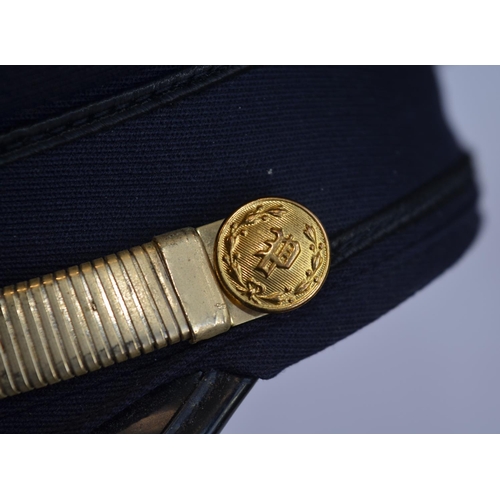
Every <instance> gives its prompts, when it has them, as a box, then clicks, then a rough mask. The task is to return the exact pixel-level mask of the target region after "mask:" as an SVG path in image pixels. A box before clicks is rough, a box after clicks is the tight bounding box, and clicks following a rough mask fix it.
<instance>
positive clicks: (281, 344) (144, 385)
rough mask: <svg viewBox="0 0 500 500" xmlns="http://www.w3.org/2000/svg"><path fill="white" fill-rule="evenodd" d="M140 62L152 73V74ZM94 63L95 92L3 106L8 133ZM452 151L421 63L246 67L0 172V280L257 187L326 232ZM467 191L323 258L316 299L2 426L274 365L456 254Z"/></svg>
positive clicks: (10, 415)
mask: <svg viewBox="0 0 500 500" xmlns="http://www.w3.org/2000/svg"><path fill="white" fill-rule="evenodd" d="M127 71H130V72H131V74H132V75H133V74H134V71H133V70H127ZM137 71H138V72H141V78H142V80H141V84H142V83H145V82H146V81H147V79H146V78H144V74H145V73H147V69H143V68H141V69H138V70H137ZM150 71H151V72H152V74H151V78H153V76H154V78H157V77H159V76H161V69H158V68H151V69H150ZM164 71H165V73H167V72H172V71H175V68H174V69H172V68H166V69H164ZM125 73H126V74H128V73H127V72H126V71H125ZM153 73H154V75H153ZM98 74H99V75H100V76H99V78H98V77H97V76H96V79H99V83H98V84H96V86H95V87H92V82H91V80H92V78H91V77H89V80H87V81H86V85H85V88H84V89H81V90H79V89H78V88H77V86H76V85H74V86H73V87H72V91H71V92H65V93H63V95H62V96H61V97H59V96H58V88H57V79H56V81H55V82H54V84H53V86H42V88H43V89H44V91H43V95H42V93H41V94H40V96H38V97H39V98H37V95H36V90H32V91H31V94H30V98H29V102H30V107H31V108H30V109H31V111H30V113H28V114H23V113H22V106H21V104H19V106H18V107H16V106H10V107H8V106H6V107H5V109H6V112H5V114H4V119H3V123H4V124H5V126H6V127H7V126H8V127H7V128H5V129H4V130H2V131H3V132H6V131H7V130H12V129H13V128H15V127H18V126H23V125H26V124H27V123H28V122H29V123H33V120H35V121H36V120H37V119H46V118H47V117H48V116H52V115H51V114H50V112H48V111H47V109H54V110H59V109H64V110H65V111H67V110H70V109H72V108H73V107H77V106H79V105H81V103H82V100H83V101H85V98H84V97H85V96H88V95H95V93H99V92H100V95H102V96H106V97H109V95H110V92H111V91H110V87H112V86H113V82H114V81H115V80H114V78H112V77H110V78H109V79H107V77H106V78H104V79H102V78H101V77H102V73H100V72H98ZM126 74H125V76H122V78H124V79H125V80H126ZM108 76H109V75H108ZM0 79H1V78H0ZM103 80H104V83H102V82H103ZM63 81H64V79H63ZM106 86H107V87H106ZM97 88H99V92H98V91H97V90H96V89H97ZM120 88H122V89H123V90H127V89H129V88H130V86H127V85H126V84H125V83H122V84H121V87H120ZM93 92H94V94H93ZM0 102H2V101H0ZM72 103H73V104H72ZM86 103H88V98H87V101H86ZM42 108H43V109H42ZM37 109H40V110H41V111H40V112H39V113H38V114H37ZM26 116H28V117H29V119H28V118H26ZM462 154H463V152H462V151H461V150H460V148H459V146H458V145H457V144H456V142H455V140H454V138H453V136H452V135H451V133H450V131H449V129H448V127H447V125H446V123H445V121H444V120H443V116H442V113H441V109H440V105H439V96H438V92H437V89H436V84H435V81H434V78H433V75H432V71H431V69H429V68H413V67H412V68H404V67H397V68H385V67H376V68H371V67H362V68H358V67H321V68H315V67H308V68H299V67H264V68H252V69H250V70H248V71H245V72H242V73H239V74H236V75H234V76H232V77H231V78H228V79H226V80H224V81H221V82H219V83H217V84H216V85H213V86H211V87H208V88H206V89H203V90H200V91H199V92H197V93H196V94H191V95H188V96H186V97H185V98H183V99H180V100H178V101H176V102H175V103H173V104H170V105H168V106H164V107H161V108H158V109H156V110H154V111H151V112H149V113H147V114H144V115H141V116H139V117H137V118H133V119H129V120H127V121H124V122H123V123H120V124H118V125H115V126H113V127H112V128H110V129H108V130H102V131H99V132H97V133H94V134H89V135H87V136H85V137H81V138H79V139H77V140H74V141H72V142H69V143H67V144H64V145H61V146H57V147H54V148H52V149H50V150H47V151H44V152H42V153H38V154H34V155H32V156H30V157H27V158H24V159H22V160H19V161H16V162H13V163H10V164H7V165H4V166H2V167H1V168H0V234H1V235H2V236H1V244H0V286H5V285H9V284H12V283H16V282H18V281H22V280H25V279H29V278H32V277H36V276H40V275H42V274H44V273H47V272H52V271H55V270H58V269H62V268H65V267H68V266H71V265H74V264H79V263H81V262H85V261H87V260H91V259H93V258H96V257H100V256H103V255H106V254H108V253H112V252H116V251H118V250H122V249H125V248H130V247H132V246H134V245H137V244H142V243H144V242H146V241H150V240H151V239H152V237H153V236H155V235H157V234H161V233H165V232H167V231H169V230H174V229H178V228H181V227H184V226H191V227H197V226H200V225H203V224H206V223H209V222H213V221H215V220H218V219H221V218H224V217H226V216H227V215H229V214H230V213H231V212H232V211H233V210H235V209H236V208H238V207H239V206H241V205H242V204H244V203H246V202H248V201H250V200H252V199H256V198H259V197H268V196H278V197H284V198H290V199H292V200H296V201H298V202H299V203H301V204H303V205H305V206H306V207H308V208H309V209H311V211H312V212H313V213H315V214H316V215H317V216H318V217H319V219H320V220H321V222H322V223H323V225H324V227H325V229H326V231H327V233H328V235H329V236H330V237H331V238H335V237H336V236H337V235H339V234H341V233H343V232H345V231H346V230H347V229H349V228H350V227H352V226H354V225H356V224H359V223H360V222H362V221H364V220H366V219H368V218H369V217H371V216H373V215H374V214H376V213H377V212H379V211H380V210H382V209H383V208H384V207H387V206H389V205H391V204H393V203H395V202H397V201H398V200H400V199H402V198H404V197H406V196H408V195H410V194H411V193H413V192H414V191H415V190H417V189H418V188H419V187H421V186H422V185H424V184H425V183H427V182H429V181H431V180H432V179H434V178H435V177H437V176H439V175H440V174H442V173H443V172H445V171H446V170H447V169H449V168H450V167H451V166H453V165H454V164H455V163H457V162H458V161H459V159H460V157H461V156H462ZM476 194H477V193H476V189H475V186H474V184H473V183H471V184H470V186H469V187H468V188H467V189H465V190H463V192H461V194H460V195H459V196H456V197H454V198H453V199H452V200H450V201H449V202H448V203H447V204H446V205H444V206H440V208H439V210H435V211H432V212H431V213H429V214H427V215H425V216H424V217H422V218H420V219H419V220H418V221H416V222H415V223H412V224H410V225H408V226H405V227H404V228H401V229H400V230H398V231H396V232H394V233H392V234H390V235H387V236H385V237H383V238H381V239H379V240H378V241H376V242H375V243H374V244H373V245H371V246H369V247H368V248H366V249H364V250H363V251H362V252H359V253H358V254H356V255H353V256H352V257H350V258H349V259H347V260H345V261H344V262H342V263H340V264H339V265H338V266H336V267H335V268H332V270H331V272H330V276H329V278H328V280H327V282H326V284H325V286H324V288H323V289H322V290H321V291H320V293H319V294H318V296H317V297H316V298H315V299H314V300H313V301H311V302H310V303H309V304H307V305H305V306H304V307H302V308H301V309H299V310H297V311H294V312H292V313H288V314H282V315H278V316H268V317H265V318H262V319H260V320H258V321H255V322H251V323H248V324H246V325H242V326H240V327H238V328H235V329H233V330H231V331H229V332H228V333H227V334H224V335H221V336H219V337H216V338H214V339H211V340H210V341H207V342H203V343H200V344H197V345H194V346H193V345H189V344H178V345H175V346H171V347H168V348H165V349H163V350H161V351H158V352H155V353H151V354H148V355H145V356H142V357H140V358H136V359H134V360H129V361H127V362H125V363H122V364H120V365H116V366H113V367H109V368H106V369H104V370H101V371H99V372H94V373H91V374H88V375H85V376H83V377H80V378H76V379H73V380H70V381H66V382H62V383H59V384H56V385H54V386H51V387H47V388H44V389H40V390H36V391H33V392H31V393H28V394H24V395H19V396H15V397H12V398H8V399H6V400H3V401H0V431H3V432H91V431H92V430H94V429H95V428H97V427H98V426H99V425H101V424H102V423H103V422H105V421H106V420H108V419H109V418H111V417H112V416H113V415H115V414H116V413H117V412H119V411H121V410H122V409H123V408H125V407H126V406H127V405H128V404H130V403H132V402H134V401H135V400H137V399H138V398H139V397H141V396H143V395H145V394H147V393H148V392H150V391H151V390H153V389H154V388H155V387H157V386H158V385H159V384H162V383H166V382H168V381H169V380H173V379H175V378H177V377H179V376H182V375H186V374H189V373H192V372H195V371H198V370H206V369H210V368H218V369H221V370H225V371H228V372H232V373H237V374H241V375H247V376H257V377H260V378H270V377H273V376H275V375H276V374H277V373H279V372H280V371H281V370H283V369H284V368H286V367H287V366H289V365H291V364H293V363H295V362H297V361H299V360H300V359H303V358H304V357H306V356H309V355H311V354H314V353H315V352H318V351H319V350H321V349H324V348H325V347H327V346H329V345H332V344H333V343H335V342H337V341H338V340H341V339H342V338H344V337H346V336H347V335H349V334H351V333H353V332H355V331H356V330H358V329H359V328H361V327H362V326H364V325H366V324H368V323H369V322H371V321H373V320H375V319H376V318H378V317H379V316H380V315H382V314H384V313H385V312H387V311H388V310H389V309H391V308H392V307H395V306H396V305H397V304H398V303H400V302H401V301H402V300H404V299H406V298H407V297H409V296H410V295H412V294H413V293H414V292H416V291H417V290H419V289H420V288H422V287H423V286H425V284H427V283H428V282H429V281H430V280H432V279H433V278H434V277H435V276H437V275H438V274H439V273H441V272H442V271H443V270H444V269H446V268H447V267H448V266H450V265H451V264H452V263H453V262H454V261H455V260H456V259H457V258H458V257H459V256H460V255H461V254H462V253H463V251H464V250H465V248H466V247H467V245H468V244H469V243H470V242H471V241H472V239H473V237H474V235H475V233H476V231H477V227H478V217H477V214H476V211H475V201H476Z"/></svg>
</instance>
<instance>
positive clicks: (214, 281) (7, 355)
mask: <svg viewBox="0 0 500 500" xmlns="http://www.w3.org/2000/svg"><path fill="white" fill-rule="evenodd" d="M261 201H262V203H263V204H264V205H266V207H267V206H268V205H269V200H268V199H264V200H261ZM255 203H256V204H254V205H253V209H252V210H253V212H255V214H254V215H256V216H257V218H259V217H260V220H261V221H262V217H263V215H265V214H268V213H270V210H278V211H279V210H281V209H279V207H278V208H276V207H275V209H273V208H272V207H271V208H269V207H268V208H266V209H265V210H264V211H260V210H261V209H260V208H259V206H260V205H261V204H262V203H260V202H259V201H258V202H255ZM272 203H275V204H276V203H278V204H279V205H280V206H282V205H283V204H290V203H293V202H289V201H287V200H281V199H278V201H276V199H275V200H274V201H273V202H271V204H272ZM295 205H296V204H295ZM295 205H294V207H295ZM283 206H284V205H283ZM286 206H287V207H289V205H286ZM243 208H244V207H243ZM294 209H295V208H294ZM240 210H241V209H240ZM304 210H305V209H304ZM253 212H252V211H250V212H248V211H247V212H246V213H247V215H246V216H245V217H246V219H244V220H243V221H240V226H241V225H244V226H245V227H247V226H250V225H251V224H248V220H247V219H248V217H249V216H250V217H251V216H252V213H253ZM237 213H239V212H237ZM276 213H278V212H276ZM307 213H309V212H308V211H307ZM248 214H250V215H248ZM233 215H234V214H233ZM311 215H312V214H311ZM291 216H292V218H293V214H291ZM296 216H297V217H298V220H297V221H296V224H298V225H297V226H296V227H297V228H298V227H299V226H300V228H302V226H301V224H302V225H303V224H304V220H305V219H304V217H303V214H302V215H300V216H299V215H298V212H297V214H296ZM232 217H233V216H232ZM312 217H314V216H312ZM289 219H290V217H289ZM303 219H304V220H303ZM229 220H231V219H229ZM290 220H291V219H290ZM308 220H309V219H308ZM292 223H293V220H292ZM221 224H222V221H217V222H214V223H212V224H207V225H206V226H202V227H199V228H198V229H193V228H185V229H180V230H177V231H173V232H171V233H167V234H163V235H161V236H157V237H156V238H154V240H153V241H152V242H149V243H146V244H144V245H142V246H138V247H134V248H132V249H130V250H124V251H121V252H118V253H117V254H111V255H108V256H107V257H104V258H99V259H95V260H93V261H92V262H86V263H84V264H81V265H80V266H73V267H70V268H69V269H67V270H61V271H57V272H56V273H53V274H47V275H45V276H43V277H42V278H35V279H32V280H30V281H29V282H28V283H27V282H22V283H18V284H17V285H16V286H6V287H5V288H3V290H0V398H4V397H8V396H12V395H15V394H19V393H22V392H27V391H30V390H32V389H35V388H40V387H43V386H46V385H48V384H54V383H56V382H59V381H61V380H66V379H69V378H72V377H75V376H79V375H83V374H85V373H87V372H91V371H95V370H98V369H100V368H103V367H105V366H109V365H112V364H114V363H120V362H122V361H125V360H127V359H129V358H134V357H136V356H140V355H141V354H144V353H148V352H151V351H153V350H154V349H159V348H162V347H165V346H167V345H170V344H175V343H177V342H180V341H182V340H189V341H191V342H198V341H200V340H205V339H208V338H211V337H213V336H215V335H219V334H220V333H223V332H226V331H227V330H228V329H229V328H230V327H231V326H236V325H239V324H242V323H245V322H247V321H251V320H253V319H256V318H259V317H261V316H264V315H265V314H266V312H267V311H266V310H262V309H261V310H260V311H256V310H255V309H252V308H249V307H247V304H245V303H244V302H245V301H241V300H240V301H237V300H234V296H233V295H232V294H231V293H230V294H229V296H228V295H226V293H225V291H224V289H223V287H221V285H220V283H219V279H218V277H217V274H216V272H215V269H214V268H215V267H217V266H218V265H219V264H218V262H219V259H220V258H221V254H220V253H219V254H215V255H214V248H216V247H217V245H218V244H217V245H216V239H217V235H218V234H223V235H225V234H226V233H225V232H224V231H225V227H226V226H223V227H222V229H220V228H221ZM225 224H226V225H227V224H228V222H226V223H225ZM318 224H319V223H318ZM319 227H320V226H314V225H313V226H311V227H309V226H305V231H304V235H305V236H304V238H306V239H308V244H309V245H310V246H311V245H315V249H314V250H311V252H312V254H311V255H312V256H309V257H307V258H308V259H309V261H310V262H311V265H312V271H311V272H312V273H313V274H312V275H307V276H306V278H304V279H306V281H307V279H308V280H309V281H308V282H307V283H306V285H308V286H307V287H306V288H307V289H306V290H299V292H297V293H298V294H299V295H300V294H304V296H305V295H306V294H307V293H308V292H309V289H311V288H314V289H316V288H318V289H319V286H320V283H317V281H315V279H316V278H318V277H319V276H321V279H322V280H323V279H324V276H325V267H327V261H328V257H327V256H325V257H324V256H323V253H321V254H320V253H318V252H319V251H320V250H322V248H321V247H320V245H319V238H323V236H322V235H323V234H324V232H323V233H319V232H315V231H320V230H319V229H318V228H319ZM302 229H303V228H302ZM219 230H220V232H219ZM321 230H322V228H321ZM238 231H239V233H238V234H239V235H241V234H242V232H241V231H240V230H239V229H238ZM271 236H272V234H271ZM278 236H279V237H280V238H281V237H282V235H281V233H279V231H278ZM311 238H312V239H311ZM316 238H318V239H316ZM287 241H288V240H287ZM321 241H323V239H321ZM233 243H234V245H236V244H237V242H236V241H234V242H233ZM261 243H262V244H263V245H264V246H263V247H262V248H260V247H259V248H256V252H257V253H258V251H260V253H258V255H259V256H262V255H264V257H263V259H264V261H265V262H267V261H270V262H271V261H272V262H273V263H275V264H276V262H275V261H276V259H275V256H272V257H269V258H267V257H265V255H267V254H266V252H265V245H266V244H267V245H268V246H269V245H271V246H272V243H269V242H267V243H266V242H265V241H262V242H261ZM290 245H291V246H290V248H291V249H292V250H291V252H292V253H289V254H287V255H288V257H287V259H288V261H289V262H288V261H287V262H284V263H283V262H281V261H279V262H278V263H277V264H276V265H275V267H276V266H277V267H279V268H287V269H289V268H291V265H290V266H288V264H289V263H290V262H292V260H294V259H295V258H296V255H295V254H293V244H292V243H290ZM326 245H327V243H326ZM261 246H262V245H261ZM273 248H274V247H273ZM323 248H324V247H323ZM231 251H232V252H235V248H232V250H231ZM306 251H307V250H304V253H305V252H306ZM295 253H297V255H298V250H295ZM222 257H223V256H222ZM226 257H227V255H226ZM259 258H262V257H259ZM315 259H316V261H315ZM323 259H325V260H323ZM229 261H230V262H233V263H234V262H235V255H233V259H232V261H231V259H229ZM315 262H316V263H317V266H316V267H315ZM325 262H326V264H325ZM273 265H274V264H271V265H270V266H269V267H268V268H263V269H264V271H265V272H264V274H265V273H266V272H268V271H269V270H271V268H272V267H273ZM287 266H288V267H287ZM302 267H303V266H302ZM302 267H300V270H301V271H303V269H302ZM271 272H272V271H271ZM294 273H296V271H295V270H294ZM278 274H279V273H278ZM245 275H248V273H247V274H245ZM294 279H295V278H294ZM224 285H225V287H226V284H225V283H224ZM226 288H227V287H226ZM314 293H315V292H314ZM309 298H310V297H309ZM242 302H243V303H242ZM248 305H250V304H248ZM296 305H297V304H296V303H295V302H294V304H293V306H294V307H296ZM287 307H289V305H287ZM278 309H279V308H278Z"/></svg>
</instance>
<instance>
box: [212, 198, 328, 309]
mask: <svg viewBox="0 0 500 500" xmlns="http://www.w3.org/2000/svg"><path fill="white" fill-rule="evenodd" d="M215 263H216V270H217V274H218V276H219V280H220V282H221V283H222V285H223V287H224V289H225V291H226V292H227V294H228V295H229V297H230V298H231V299H232V300H234V301H236V302H237V303H240V304H243V305H245V306H248V307H250V308H253V309H256V310H258V311H261V312H285V311H289V310H291V309H295V308H296V307H299V306H300V305H302V304H304V303H305V302H307V301H308V300H310V299H311V298H312V297H313V296H314V295H316V293H317V292H318V291H319V289H320V288H321V285H322V284H323V282H324V281H325V278H326V276H327V274H328V268H329V264H330V247H329V243H328V238H327V235H326V232H325V230H324V229H323V226H322V225H321V223H320V222H319V220H318V219H317V218H316V217H315V216H314V215H313V214H312V213H311V212H310V211H309V210H307V209H306V208H305V207H303V206H302V205H300V204H298V203H296V202H294V201H290V200H286V199H283V198H262V199H259V200H256V201H253V202H251V203H247V204H246V205H244V206H243V207H241V208H239V209H238V210H236V212H234V213H233V214H232V215H231V216H230V217H229V218H228V219H227V220H226V221H224V223H223V224H222V226H221V228H220V230H219V233H218V236H217V240H216V244H215Z"/></svg>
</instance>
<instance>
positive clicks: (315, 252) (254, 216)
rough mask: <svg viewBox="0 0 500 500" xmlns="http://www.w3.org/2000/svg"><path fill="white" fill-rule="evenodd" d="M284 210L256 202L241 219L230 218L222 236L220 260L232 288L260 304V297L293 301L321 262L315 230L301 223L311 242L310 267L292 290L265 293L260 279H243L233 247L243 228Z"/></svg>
mask: <svg viewBox="0 0 500 500" xmlns="http://www.w3.org/2000/svg"><path fill="white" fill-rule="evenodd" d="M286 213H288V210H287V209H286V208H284V207H283V205H273V206H271V207H268V208H264V206H263V205H258V206H257V207H256V208H255V210H253V211H252V212H249V213H248V214H247V215H246V216H245V217H244V218H243V219H242V220H241V222H239V223H237V222H233V224H231V227H230V230H229V234H228V235H227V236H226V238H225V243H226V249H227V254H226V255H224V257H223V260H224V262H225V263H226V264H227V265H228V268H229V269H228V273H229V276H230V277H231V279H232V281H233V283H234V285H235V287H236V289H237V290H238V291H239V292H241V293H242V294H244V295H245V296H246V297H247V298H248V299H249V300H251V301H252V302H254V303H255V304H260V303H261V302H262V301H263V302H269V303H273V304H276V305H280V304H282V303H283V302H285V301H287V302H289V303H292V302H294V300H295V299H294V298H295V297H296V296H298V295H302V294H303V293H306V292H307V291H308V290H309V289H310V288H311V286H313V285H314V284H316V283H318V278H317V276H316V275H317V273H318V270H319V269H320V267H321V264H322V263H323V257H322V255H321V250H322V249H323V243H321V242H320V243H318V241H317V236H316V230H315V229H314V227H312V226H309V225H308V224H306V225H305V229H304V234H305V236H306V238H307V239H308V240H309V241H310V242H311V244H310V246H309V249H310V250H311V252H312V257H311V269H308V270H307V271H306V278H305V279H304V280H303V281H301V282H300V283H299V284H298V285H297V286H296V287H295V288H294V289H293V290H292V289H291V288H290V287H285V288H284V290H283V292H274V293H267V289H266V285H265V284H264V283H262V282H261V281H259V280H256V279H253V278H250V279H244V277H243V275H242V271H241V266H240V263H239V259H240V257H241V255H240V254H239V253H238V252H237V250H236V248H237V246H238V243H239V241H240V238H241V237H244V236H246V235H247V228H248V227H249V226H253V225H255V224H258V223H259V222H264V221H266V220H268V219H269V218H270V217H275V218H277V219H279V218H281V217H282V216H283V215H284V214H286Z"/></svg>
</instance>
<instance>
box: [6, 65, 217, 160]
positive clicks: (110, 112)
mask: <svg viewBox="0 0 500 500" xmlns="http://www.w3.org/2000/svg"><path fill="white" fill-rule="evenodd" d="M216 69H217V70H219V69H218V68H211V69H209V70H208V71H207V72H206V73H204V74H202V75H190V76H189V78H187V79H186V80H181V81H180V82H172V86H170V87H167V88H165V89H161V90H158V89H155V90H152V91H151V92H150V93H149V94H145V95H141V96H138V97H132V96H131V98H130V100H129V101H126V102H124V103H120V104H115V105H112V106H111V107H110V108H109V109H106V110H102V111H98V112H95V113H90V114H89V115H88V116H86V117H84V118H78V119H76V120H74V121H73V122H69V123H68V124H66V125H62V126H61V125H58V126H56V127H54V128H53V129H52V130H47V131H45V132H43V133H41V134H37V135H33V136H30V135H28V136H26V137H24V138H22V139H16V140H14V141H12V142H10V143H9V141H6V142H5V143H4V144H3V146H4V148H5V151H6V152H9V153H12V152H14V151H15V150H16V149H19V148H20V147H22V146H24V145H25V144H27V143H30V142H38V141H40V140H43V139H47V138H49V137H57V136H58V135H60V134H62V133H64V132H66V131H69V130H72V129H75V128H78V127H81V126H82V125H86V124H88V123H90V122H92V121H93V120H97V119H102V118H110V117H112V116H114V115H116V114H117V113H118V112H120V111H124V110H126V109H133V108H134V107H137V106H138V105H140V104H145V103H146V102H149V101H151V100H153V99H155V98H157V97H160V96H162V95H163V94H166V93H168V92H172V91H174V90H177V89H178V88H179V87H182V86H185V85H189V84H190V83H192V81H193V80H196V79H202V78H206V77H207V76H209V75H211V74H212V73H214V72H215V70H216ZM219 71H220V70H219ZM150 85H151V84H150ZM14 132H15V130H14ZM1 140H2V138H1V137H0V143H1Z"/></svg>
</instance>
